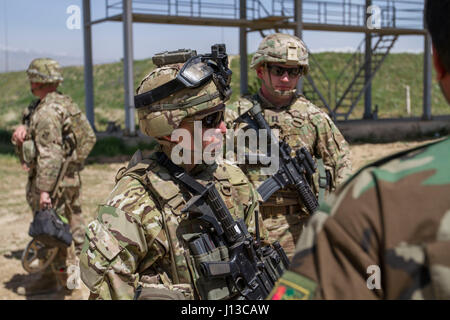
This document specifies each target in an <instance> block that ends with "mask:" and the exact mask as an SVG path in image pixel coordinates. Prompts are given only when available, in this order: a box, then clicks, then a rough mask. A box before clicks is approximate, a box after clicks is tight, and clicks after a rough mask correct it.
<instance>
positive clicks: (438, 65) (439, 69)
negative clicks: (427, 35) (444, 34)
mask: <svg viewBox="0 0 450 320" xmlns="http://www.w3.org/2000/svg"><path fill="white" fill-rule="evenodd" d="M433 64H434V68H435V69H436V78H437V80H438V81H440V80H442V79H443V78H444V77H445V75H446V74H447V70H445V67H444V64H443V63H442V61H441V58H440V57H439V54H438V52H437V51H436V48H435V47H434V45H433Z"/></svg>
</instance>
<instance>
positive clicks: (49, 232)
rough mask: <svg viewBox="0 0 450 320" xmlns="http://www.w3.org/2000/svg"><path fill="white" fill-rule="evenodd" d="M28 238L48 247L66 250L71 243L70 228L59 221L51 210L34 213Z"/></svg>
mask: <svg viewBox="0 0 450 320" xmlns="http://www.w3.org/2000/svg"><path fill="white" fill-rule="evenodd" d="M28 234H29V235H30V237H33V238H34V239H37V240H39V241H40V242H42V243H43V244H45V245H46V246H48V247H59V248H63V249H64V248H67V247H69V246H70V244H71V243H72V233H71V232H70V226H69V224H67V223H64V222H63V221H61V219H60V218H59V217H58V215H57V214H56V212H55V210H53V209H45V210H39V211H37V212H36V213H35V215H34V218H33V221H32V222H31V225H30V229H29V230H28Z"/></svg>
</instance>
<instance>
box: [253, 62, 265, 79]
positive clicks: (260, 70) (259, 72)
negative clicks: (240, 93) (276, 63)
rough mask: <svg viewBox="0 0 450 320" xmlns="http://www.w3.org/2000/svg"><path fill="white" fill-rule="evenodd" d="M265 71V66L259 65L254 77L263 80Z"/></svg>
mask: <svg viewBox="0 0 450 320" xmlns="http://www.w3.org/2000/svg"><path fill="white" fill-rule="evenodd" d="M266 70H267V69H266V66H265V65H264V64H260V65H259V66H258V67H256V76H257V77H258V78H259V79H261V80H262V79H263V78H264V72H266Z"/></svg>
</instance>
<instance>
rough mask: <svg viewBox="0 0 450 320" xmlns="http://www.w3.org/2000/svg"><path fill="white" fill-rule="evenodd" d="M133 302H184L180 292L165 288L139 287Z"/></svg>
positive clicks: (183, 296)
mask: <svg viewBox="0 0 450 320" xmlns="http://www.w3.org/2000/svg"><path fill="white" fill-rule="evenodd" d="M134 300H186V297H185V295H184V294H183V293H182V292H179V291H175V290H169V289H166V288H155V287H139V288H138V289H137V290H136V295H135V299H134Z"/></svg>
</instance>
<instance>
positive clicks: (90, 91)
mask: <svg viewBox="0 0 450 320" xmlns="http://www.w3.org/2000/svg"><path fill="white" fill-rule="evenodd" d="M83 41H84V101H85V105H86V118H87V119H88V121H89V123H90V124H91V126H92V128H93V129H94V131H96V128H95V114H94V74H93V62H92V29H91V0H83Z"/></svg>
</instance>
